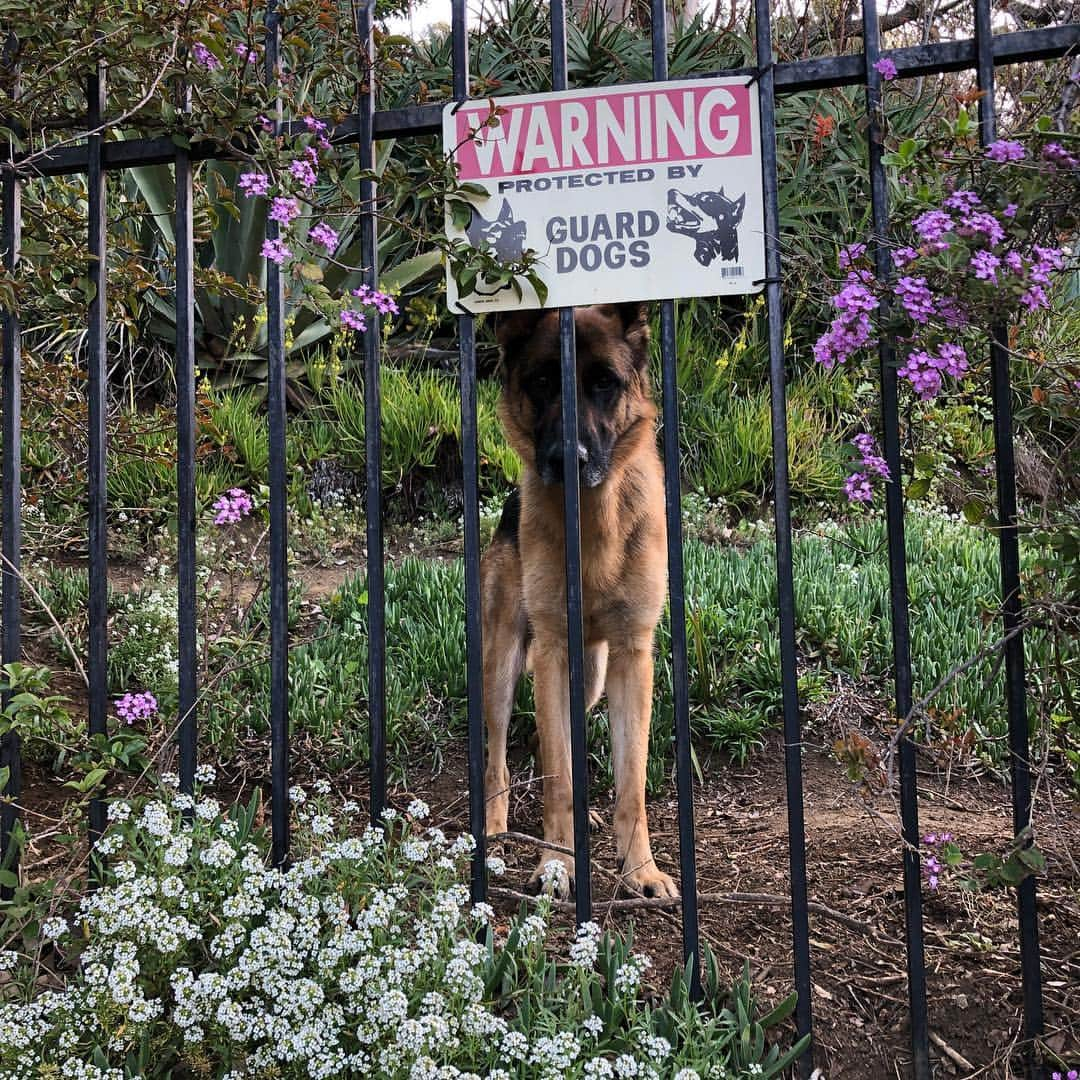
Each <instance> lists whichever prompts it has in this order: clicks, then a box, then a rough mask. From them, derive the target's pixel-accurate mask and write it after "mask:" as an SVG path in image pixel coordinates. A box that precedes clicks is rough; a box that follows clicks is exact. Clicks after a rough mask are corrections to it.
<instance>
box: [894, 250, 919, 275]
mask: <svg viewBox="0 0 1080 1080" xmlns="http://www.w3.org/2000/svg"><path fill="white" fill-rule="evenodd" d="M918 257H919V253H918V252H917V251H916V250H915V248H913V247H899V248H897V249H896V250H895V251H894V252H893V253H892V261H893V266H895V267H896V269H897V270H902V269H903V268H904V267H905V266H907V264H908V263H909V262H914V261H915V260H916V259H917V258H918Z"/></svg>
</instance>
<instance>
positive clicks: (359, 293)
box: [352, 285, 398, 315]
mask: <svg viewBox="0 0 1080 1080" xmlns="http://www.w3.org/2000/svg"><path fill="white" fill-rule="evenodd" d="M352 294H353V296H355V297H356V298H357V299H358V300H359V301H360V303H361V304H367V305H368V306H369V307H373V308H375V309H376V310H377V311H378V312H379V314H380V315H396V314H397V313H398V306H397V304H396V303H395V302H394V301H393V299H392V298H391V297H389V296H387V294H386V293H384V292H379V290H378V289H372V288H370V287H369V286H367V285H361V286H360V288H359V289H353V292H352Z"/></svg>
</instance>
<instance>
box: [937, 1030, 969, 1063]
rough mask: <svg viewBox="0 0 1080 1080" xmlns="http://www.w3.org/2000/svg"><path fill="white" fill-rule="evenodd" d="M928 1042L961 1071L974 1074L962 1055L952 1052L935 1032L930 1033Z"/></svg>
mask: <svg viewBox="0 0 1080 1080" xmlns="http://www.w3.org/2000/svg"><path fill="white" fill-rule="evenodd" d="M930 1041H931V1042H932V1043H933V1044H934V1045H935V1046H936V1047H937V1048H938V1049H939V1050H940V1051H941V1052H942V1053H943V1054H944V1055H945V1056H946V1057H947V1058H948V1059H949V1060H950V1061H951V1062H952V1063H953V1064H954V1065H958V1066H959V1067H960V1068H961V1069H967V1071H968V1072H974V1071H975V1066H974V1065H972V1064H971V1062H970V1061H968V1059H967V1058H966V1057H964V1055H963V1054H961V1053H959V1052H958V1051H956V1050H954V1049H953V1048H952V1047H951V1046H950V1045H949V1044H948V1043H947V1042H946V1041H945V1040H944V1039H943V1038H942V1037H941V1036H940V1035H938V1034H937V1032H935V1031H931V1032H930Z"/></svg>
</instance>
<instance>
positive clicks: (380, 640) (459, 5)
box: [0, 0, 1080, 1080]
mask: <svg viewBox="0 0 1080 1080" xmlns="http://www.w3.org/2000/svg"><path fill="white" fill-rule="evenodd" d="M651 3H652V28H653V29H652V59H653V77H654V78H655V79H657V80H660V79H665V78H667V77H668V69H667V39H666V29H665V17H664V4H663V0H651ZM973 3H974V13H975V37H974V39H972V40H958V41H945V42H938V43H934V44H928V45H919V46H913V47H910V48H902V49H896V50H893V51H891V52H889V53H888V54H887V55H888V56H889V58H890V59H891V60H892V61H893V62H894V63H895V64H896V67H897V70H898V74H899V77H901V78H904V77H907V78H911V77H915V76H920V75H931V74H937V73H942V72H949V71H957V70H962V69H972V68H973V69H975V70H976V71H977V74H978V85H979V89H980V90H982V91H983V92H984V93H983V95H982V97H981V98H980V99H979V120H980V138H981V142H982V144H983V145H984V146H985V145H987V144H989V143H990V142H992V141H993V140H994V138H995V115H994V69H995V67H996V66H998V65H1002V64H1013V63H1021V62H1026V61H1035V60H1044V59H1049V58H1053V57H1060V56H1064V55H1066V54H1067V53H1068V52H1070V51H1071V50H1074V49H1076V48H1077V47H1078V46H1080V25H1075V24H1073V25H1066V26H1058V27H1052V28H1048V29H1041V30H1029V31H1022V32H1018V33H1009V34H999V35H995V34H994V33H993V30H992V25H991V6H990V0H973ZM373 7H374V0H359V2H358V4H357V12H358V14H357V31H358V34H359V37H360V40H361V41H363V42H366V43H367V44H366V56H367V61H368V63H369V64H370V63H372V62H373V60H374V47H373V38H372V30H373ZM754 16H755V23H756V31H757V39H756V59H757V65H756V67H754V68H752V69H740V70H736V71H724V72H716V73H714V74H716V75H744V76H746V78H747V80H748V81H756V82H757V83H758V84H759V87H760V120H761V135H762V144H763V153H762V164H763V174H764V175H763V180H764V191H765V225H766V243H767V250H766V280H765V282H764V285H765V297H766V310H767V316H768V328H769V332H768V343H769V384H770V389H771V398H772V404H771V420H772V441H773V480H774V493H775V521H776V533H775V535H776V567H777V575H778V597H779V626H780V656H781V687H782V698H783V733H784V760H785V768H786V778H787V812H788V834H789V852H790V890H791V917H792V934H793V959H794V985H795V989H796V990H797V992H798V1005H797V1009H796V1014H795V1015H796V1026H797V1029H798V1033H799V1035H800V1036H801V1035H804V1034H808V1033H810V1032H811V1031H812V1021H811V992H810V971H811V957H810V937H809V923H808V908H807V899H808V898H807V882H806V859H805V831H804V820H803V794H802V765H801V749H802V737H801V732H800V718H799V700H798V691H797V682H796V676H797V666H796V649H795V627H796V610H795V595H794V580H793V573H792V542H791V500H790V485H789V480H788V441H787V418H786V416H787V410H786V390H785V364H784V348H783V273H782V267H781V261H780V245H779V232H780V229H779V205H778V191H777V161H776V116H775V104H776V99H777V97H778V96H780V95H784V94H795V93H799V92H805V91H812V90H817V89H824V88H829V87H839V86H853V85H863V86H865V88H866V117H867V124H868V131H869V140H868V144H869V161H868V163H867V164H868V169H869V174H870V180H871V192H872V208H873V227H874V236H875V240H877V241H878V242H877V243H875V245H874V256H875V266H876V269H877V274H878V276H879V278H881V279H885V278H887V277H888V274H889V270H890V266H889V258H888V251H887V247H886V246H885V244H884V243H882V242H881V241H883V240H884V239H885V238H886V237H887V235H888V204H887V188H886V180H885V171H884V166H883V161H882V154H883V147H882V140H881V125H880V108H879V106H880V93H881V88H880V82H881V76H880V74H879V73H878V72H877V71H876V70H875V67H874V65H875V63H876V62H877V61H878V59H879V58H880V56H881V51H880V31H879V20H878V12H877V4H876V0H863V5H862V37H863V52H862V53H861V54H855V55H845V56H835V57H830V58H825V59H813V60H803V61H798V62H794V63H781V64H777V63H774V61H773V46H772V36H771V21H770V10H769V2H768V0H755V2H754ZM280 40H281V27H280V17H279V14H278V11H277V7H276V4H275V2H274V0H270V4H269V15H268V19H267V37H266V73H267V78H268V79H269V80H272V79H273V78H274V77H275V72H276V70H277V68H278V62H279V55H280ZM551 53H552V73H551V84H552V89H553V90H562V89H566V88H567V63H566V61H567V57H566V12H565V0H552V2H551ZM453 64H454V67H453V91H454V95H455V99H457V100H464V99H465V98H467V96H468V87H469V74H468V38H467V27H466V4H465V0H453ZM359 78H360V81H361V87H362V91H361V94H360V101H359V108H358V110H357V112H356V113H355V114H354V115H353V116H351V117H349V118H347V119H346V120H345V121H343V122H342V123H339V124H337V125H336V127H335V128H334V130H333V132H332V138H333V142H334V143H335V144H336V145H337V147H338V148H339V151H342V152H344V151H345V148H347V147H349V146H350V145H355V147H356V153H357V154H358V157H359V163H360V166H361V168H362V169H370V168H371V166H372V164H373V153H374V142H375V140H377V139H381V138H390V137H397V138H407V137H410V136H421V135H432V134H437V133H438V132H439V131H440V130H441V111H442V106H441V105H425V106H416V107H412V108H405V109H394V110H388V111H376V109H375V95H374V88H373V80H372V79H371V78H368V77H367V73H366V72H365V73H359ZM86 97H87V113H86V122H87V129H88V130H89V131H91V132H94V133H93V134H90V135H89V137H88V138H87V140H86V142H85V143H83V144H81V145H77V146H70V147H64V148H60V149H57V150H55V151H54V152H51V153H47V154H44V155H42V154H37V155H35V160H34V162H33V166H32V169H29V168H27V167H25V166H23V165H22V163H21V161H20V156H19V155H17V154H15V155H13V154H11V153H10V152H9V153H8V154H7V155H6V158H5V160H4V161H3V162H2V163H0V170H2V180H0V184H2V223H0V249H2V252H3V259H4V265H5V267H6V268H7V269H9V270H12V269H14V268H15V267H16V265H17V262H18V258H19V246H20V224H21V222H20V191H21V187H22V185H23V184H24V183H25V182H26V181H27V180H28V179H29V178H30V177H31V176H59V175H64V174H75V173H85V174H86V177H87V185H88V196H89V209H88V249H89V254H90V262H89V276H90V278H91V281H92V282H93V284H94V286H95V293H94V298H93V300H92V301H91V305H90V315H89V336H88V347H87V357H88V370H87V378H88V398H89V416H88V422H89V456H88V462H87V476H88V503H89V525H88V555H89V583H90V591H89V610H88V617H89V634H88V640H89V655H88V664H87V675H88V680H89V730H90V732H91V733H95V732H104V731H105V729H106V709H107V693H106V690H107V684H106V584H107V557H108V544H107V533H106V520H107V513H106V512H107V506H106V469H107V456H106V440H105V416H106V334H105V312H106V291H107V288H108V281H107V274H106V262H107V260H106V227H105V226H106V222H105V213H106V207H105V177H106V173H107V172H108V171H109V170H123V169H127V168H133V167H137V166H143V165H151V164H172V165H174V167H175V176H176V211H175V236H176V310H177V323H176V379H177V408H176V416H177V435H178V461H177V520H178V540H179V544H178V548H179V555H178V574H179V716H180V722H179V729H178V741H179V772H180V783H181V788H182V789H183V790H185V791H189V790H191V787H192V785H193V783H194V775H195V764H196V758H197V731H198V710H197V703H198V698H199V688H198V685H197V678H196V674H197V670H198V669H197V654H196V634H195V608H196V604H195V580H196V578H195V539H196V528H195V522H196V502H195V453H194V450H195V384H194V372H195V318H194V287H193V277H192V271H193V253H194V240H193V221H192V162H193V160H197V159H199V158H205V157H211V156H214V157H220V156H221V150H220V148H219V147H217V146H212V147H211V146H209V145H200V144H194V146H193V147H191V148H184V147H179V146H178V145H177V144H176V143H175V142H174V141H173V140H171V139H169V138H150V139H133V140H125V141H118V142H106V141H105V140H104V139H103V137H102V134H101V132H100V131H99V130H97V129H99V128H100V125H101V120H102V118H103V117H104V116H105V114H106V110H105V97H106V79H105V71H104V69H103V68H101V67H99V68H98V70H97V71H96V72H95V73H94V75H93V76H92V77H91V78H90V79H89V81H88V84H87V87H86ZM274 123H275V125H276V127H277V130H278V131H283V130H288V129H289V125H288V124H285V123H284V122H283V121H282V119H281V118H280V117H278V118H277V119H276V120H275V121H274ZM375 195H376V191H375V184H374V182H373V181H370V180H368V181H365V182H364V185H363V188H362V191H361V199H362V202H363V205H364V206H365V207H366V208H367V210H366V211H365V212H364V213H363V216H362V220H361V252H362V255H361V258H362V263H363V266H364V268H365V282H366V283H367V284H368V285H369V286H371V287H372V288H374V287H376V286H377V284H378V268H377V258H376V223H375V214H374V200H375ZM266 236H267V238H268V239H276V238H277V224H276V223H275V222H273V221H267V223H266ZM266 269H267V293H266V296H267V298H266V303H267V327H268V340H269V345H268V348H269V355H268V360H269V394H268V423H269V490H270V533H269V536H270V541H269V562H270V565H269V581H270V670H271V697H270V731H271V742H270V757H271V790H272V831H273V858H274V860H275V861H276V862H277V863H282V862H284V861H285V860H286V859H287V858H288V853H289V826H288V818H289V815H288V777H289V734H288V707H289V702H288V629H287V614H288V612H287V562H286V553H287V541H288V536H287V524H286V522H287V516H286V490H287V489H286V468H285V440H286V434H287V431H286V429H287V425H286V412H285V355H284V353H285V350H284V337H285V319H284V290H283V287H282V279H281V270H280V268H279V267H278V266H277V265H276V264H275V263H273V262H269V261H268V263H267V268H266ZM660 316H661V333H660V347H661V357H662V371H663V386H662V404H663V419H664V423H663V452H664V464H665V472H666V517H667V529H668V560H669V566H668V569H669V578H670V601H671V604H670V609H671V643H672V662H673V672H674V679H673V685H674V706H675V733H676V775H677V783H678V808H679V812H678V820H679V841H680V871H681V878H682V929H683V948H684V954H685V957H686V958H687V959H688V960H689V959H691V958H693V959H694V964H693V965H692V967H693V971H694V978H693V989H694V991H695V993H697V992H699V991H700V976H699V970H698V964H697V957H698V954H699V933H698V907H697V889H696V881H697V876H696V867H695V858H696V856H695V847H694V822H693V792H692V774H691V747H690V723H689V701H688V688H687V656H686V626H685V605H684V597H683V566H682V544H681V539H682V534H681V512H680V494H679V475H680V468H679V432H678V409H677V395H676V356H675V352H676V348H675V341H676V337H675V311H674V303H673V301H672V300H667V301H663V302H662V303H661V305H660ZM2 322H3V332H2V344H3V375H2V395H3V396H2V409H3V416H2V493H0V500H2V502H0V527H2V556H3V572H2V618H3V634H2V658H3V662H4V663H9V662H12V661H15V660H18V659H19V657H20V626H19V622H20V616H19V605H20V565H21V563H20V540H21V536H20V530H21V525H20V517H21V509H22V492H21V487H20V460H21V432H20V411H21V410H20V325H19V319H18V316H17V314H15V313H14V312H10V311H6V312H4V313H3V320H2ZM573 326H574V322H573V311H572V310H571V309H563V310H561V311H560V330H561V357H562V402H563V406H562V407H563V432H564V433H565V434H564V446H563V452H564V464H565V468H564V476H565V477H567V478H569V481H568V482H567V483H566V484H565V512H566V521H567V523H568V525H569V528H568V529H567V531H566V536H567V543H566V578H567V616H568V622H567V625H568V638H569V640H568V649H569V658H570V663H569V680H570V702H571V751H572V762H573V788H574V792H575V805H574V827H575V842H574V859H575V870H576V874H575V877H576V882H577V893H576V913H577V917H578V919H579V920H585V919H588V918H589V917H590V913H591V897H590V890H589V880H590V875H589V844H588V835H589V834H588V806H587V792H588V774H587V753H586V728H585V717H584V678H583V674H584V664H583V648H582V646H583V641H582V622H581V558H580V555H581V553H580V535H579V517H578V510H579V492H578V483H577V476H578V469H577V465H576V461H577V458H576V453H577V448H576V442H575V435H574V434H573V433H575V432H576V431H577V423H576V408H577V403H576V378H575V341H574V333H573ZM458 334H459V348H460V383H461V418H462V459H463V487H464V531H465V536H464V539H465V593H466V597H465V598H466V648H467V674H468V695H467V700H468V731H469V736H468V762H469V792H470V799H469V806H470V818H471V829H472V832H473V835H474V837H475V839H476V856H475V860H474V863H473V872H472V891H473V895H474V897H476V898H477V899H479V898H481V897H483V895H484V893H485V887H486V886H485V864H486V859H485V836H484V791H483V777H484V763H483V750H484V731H483V716H482V700H481V692H482V679H481V641H480V572H479V567H480V531H479V495H478V453H477V419H476V416H477V377H476V354H475V328H474V323H473V319H472V317H471V316H469V315H461V316H459V317H458ZM988 347H989V349H990V356H991V371H992V376H991V377H992V383H993V387H992V388H993V400H994V435H995V447H996V474H997V476H996V478H997V500H998V506H997V512H998V520H999V522H1000V523H1001V527H1000V529H999V530H998V532H999V540H1000V561H1001V580H1002V609H1003V612H1004V624H1005V625H1004V629H1005V631H1006V637H1007V644H1006V645H1005V661H1006V662H1005V680H1006V688H1007V690H1006V700H1007V710H1008V724H1009V745H1010V751H1011V753H1010V763H1011V772H1012V808H1013V819H1014V828H1015V831H1016V833H1017V834H1019V833H1020V832H1021V830H1022V829H1024V828H1025V827H1026V826H1027V825H1028V824H1029V822H1030V817H1031V788H1030V779H1029V756H1028V728H1027V709H1026V701H1025V672H1024V654H1023V642H1022V636H1021V633H1020V626H1021V612H1020V577H1019V557H1018V536H1017V529H1016V494H1015V477H1014V468H1013V434H1012V426H1013V425H1012V417H1011V407H1010V399H1011V394H1010V384H1009V368H1008V353H1007V350H1006V348H1005V344H1004V332H1003V329H1002V328H994V329H993V330H992V331H991V333H990V335H989V343H988ZM363 348H364V380H365V382H364V385H365V418H366V428H365V438H366V480H367V484H366V492H367V493H366V510H367V590H368V604H367V615H368V625H367V633H368V646H369V648H368V663H369V672H368V675H369V698H370V700H369V709H370V740H371V744H370V785H371V814H372V817H373V819H376V820H377V819H378V817H379V815H380V813H381V811H382V810H383V808H384V807H385V804H386V716H385V665H386V650H385V625H384V619H385V602H384V578H383V531H382V505H381V499H382V495H381V483H380V476H381V464H382V463H381V452H380V434H379V432H380V396H379V374H380V371H379V364H380V360H379V323H378V321H377V320H372V322H371V325H370V326H369V328H368V330H367V331H366V333H365V335H364V339H363ZM880 380H881V396H882V416H883V431H882V435H883V442H884V450H885V459H886V461H887V463H888V466H889V469H890V473H891V475H892V476H894V477H897V476H900V475H901V467H900V466H901V463H900V439H899V414H898V405H897V375H896V367H895V364H894V363H893V344H892V343H891V342H889V341H888V340H884V339H883V340H882V342H881V346H880ZM886 512H887V526H888V528H887V532H888V552H889V568H890V590H891V613H892V639H893V655H894V668H895V705H896V715H897V717H898V718H905V717H907V716H908V714H909V712H910V710H911V707H912V691H911V655H910V652H911V650H910V638H909V632H908V591H907V570H906V560H905V544H904V512H903V496H902V492H901V489H900V487H899V485H898V484H889V485H887V496H886ZM0 767H7V768H8V769H9V770H10V776H9V780H8V785H7V791H6V795H7V796H9V797H14V798H15V800H16V801H14V802H13V801H5V802H4V803H3V804H0V842H2V844H3V849H4V850H5V851H6V848H7V845H8V843H9V839H10V836H11V830H12V828H13V825H14V822H15V819H16V813H17V797H18V795H19V793H20V790H21V788H20V758H19V745H18V739H17V737H16V736H15V735H14V734H11V735H8V736H7V737H6V738H5V739H4V740H3V743H2V745H0ZM899 772H900V806H901V817H902V827H903V836H904V840H905V845H904V854H903V870H904V900H905V913H906V946H907V971H908V997H909V1009H910V1023H911V1027H910V1030H911V1049H912V1058H913V1071H914V1076H915V1077H916V1078H918V1080H924V1078H928V1077H929V1076H930V1075H931V1065H930V1055H929V1027H928V1017H927V1000H926V971H925V962H924V952H923V923H922V896H921V890H920V868H919V854H918V846H919V827H918V805H917V793H916V777H915V748H914V745H913V744H912V742H911V740H910V739H907V738H905V739H904V740H903V741H902V742H901V744H900V756H899ZM89 824H90V837H91V840H93V839H94V838H95V837H97V836H99V835H100V834H101V832H102V831H103V829H104V824H105V806H104V803H103V802H101V801H100V800H95V801H94V802H93V803H92V805H91V808H90V823H89ZM1017 902H1018V921H1019V933H1020V956H1021V980H1022V988H1023V1016H1024V1019H1023V1037H1024V1039H1026V1040H1033V1039H1035V1038H1037V1037H1038V1036H1039V1035H1040V1034H1041V1033H1042V1031H1043V1013H1042V994H1041V975H1040V963H1039V939H1038V922H1037V918H1036V901H1035V882H1034V879H1033V878H1031V877H1028V878H1027V879H1025V880H1024V882H1023V883H1022V884H1021V886H1020V887H1019V889H1018V894H1017ZM1033 1067H1034V1066H1033ZM811 1069H812V1048H811V1049H808V1050H807V1051H806V1054H805V1055H804V1056H803V1058H802V1059H801V1060H800V1063H799V1070H800V1073H801V1075H803V1076H807V1075H809V1073H810V1071H811Z"/></svg>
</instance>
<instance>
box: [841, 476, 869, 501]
mask: <svg viewBox="0 0 1080 1080" xmlns="http://www.w3.org/2000/svg"><path fill="white" fill-rule="evenodd" d="M844 494H845V495H846V496H847V497H848V501H849V502H865V503H868V502H873V499H874V489H873V488H872V487H871V486H870V481H869V480H868V479H867V477H866V474H865V473H861V472H855V473H852V474H851V475H850V476H849V477H848V478H847V479H846V480H845V481H844Z"/></svg>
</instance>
